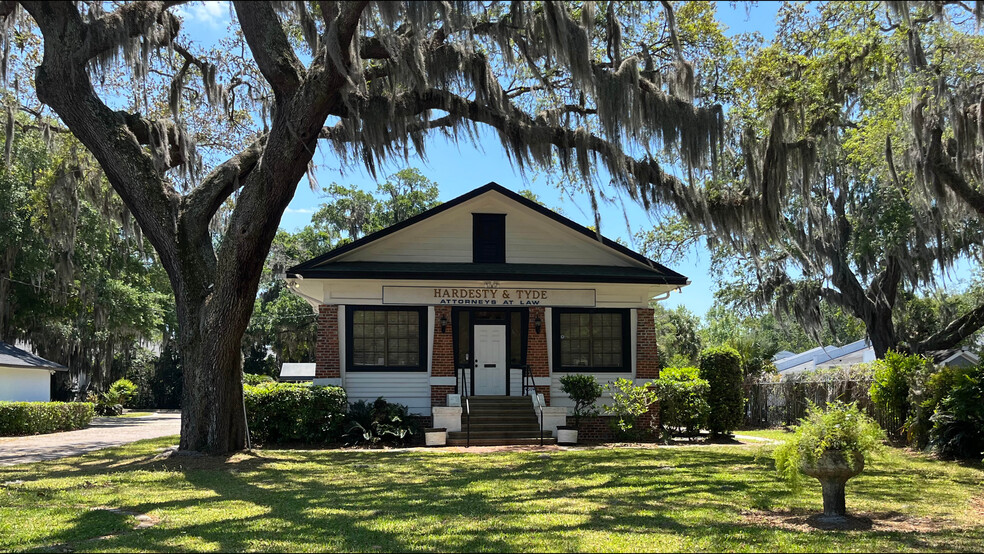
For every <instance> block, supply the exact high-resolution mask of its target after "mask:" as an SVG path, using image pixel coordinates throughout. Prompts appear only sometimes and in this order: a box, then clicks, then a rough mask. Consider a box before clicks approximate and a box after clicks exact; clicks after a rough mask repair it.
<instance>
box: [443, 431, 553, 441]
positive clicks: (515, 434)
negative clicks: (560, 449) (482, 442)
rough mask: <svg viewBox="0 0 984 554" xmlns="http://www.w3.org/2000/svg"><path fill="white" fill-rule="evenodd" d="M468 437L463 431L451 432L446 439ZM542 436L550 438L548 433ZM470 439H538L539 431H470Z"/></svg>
mask: <svg viewBox="0 0 984 554" xmlns="http://www.w3.org/2000/svg"><path fill="white" fill-rule="evenodd" d="M467 436H468V433H467V432H465V431H453V432H451V433H448V438H449V439H451V438H455V439H463V438H466V437H467ZM543 436H544V437H547V436H550V431H546V430H544V432H543ZM471 437H472V438H473V439H510V438H513V439H532V438H540V430H539V429H537V430H535V431H525V430H524V431H475V430H472V432H471Z"/></svg>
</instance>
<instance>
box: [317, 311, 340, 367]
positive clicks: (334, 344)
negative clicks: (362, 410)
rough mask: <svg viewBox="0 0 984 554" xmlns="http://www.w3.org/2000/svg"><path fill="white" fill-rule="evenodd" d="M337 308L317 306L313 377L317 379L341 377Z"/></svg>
mask: <svg viewBox="0 0 984 554" xmlns="http://www.w3.org/2000/svg"><path fill="white" fill-rule="evenodd" d="M338 353H339V348H338V306H335V305H326V304H322V305H321V306H318V342H317V348H316V350H315V354H314V363H315V366H314V367H315V369H314V376H315V377H316V378H318V379H325V378H334V379H338V378H340V377H341V376H342V370H341V367H342V366H341V361H340V360H339V357H338Z"/></svg>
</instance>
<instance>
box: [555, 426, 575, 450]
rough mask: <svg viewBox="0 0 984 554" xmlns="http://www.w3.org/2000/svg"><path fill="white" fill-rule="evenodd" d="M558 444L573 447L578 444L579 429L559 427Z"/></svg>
mask: <svg viewBox="0 0 984 554" xmlns="http://www.w3.org/2000/svg"><path fill="white" fill-rule="evenodd" d="M557 444H564V445H568V446H572V445H575V444H577V427H572V426H570V425H561V426H560V427H557Z"/></svg>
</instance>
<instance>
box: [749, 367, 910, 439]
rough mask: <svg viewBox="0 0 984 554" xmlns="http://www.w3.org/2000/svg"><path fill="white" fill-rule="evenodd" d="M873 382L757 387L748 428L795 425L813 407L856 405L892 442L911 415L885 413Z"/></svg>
mask: <svg viewBox="0 0 984 554" xmlns="http://www.w3.org/2000/svg"><path fill="white" fill-rule="evenodd" d="M870 388H871V380H870V379H831V380H797V379H787V380H783V381H779V382H760V383H753V384H752V385H750V386H748V387H747V389H746V391H745V392H746V399H747V401H746V403H745V424H746V425H747V426H748V427H758V428H761V427H781V426H786V425H794V424H795V423H796V422H797V421H799V419H800V418H802V417H804V416H805V415H806V410H807V408H809V406H810V404H811V403H812V404H815V405H817V406H821V407H822V406H825V405H826V404H827V403H829V402H833V401H836V400H840V401H842V402H855V403H857V405H858V407H859V408H861V409H862V410H863V411H865V412H866V413H867V414H868V415H870V416H871V417H872V418H874V419H875V421H877V422H878V424H879V425H881V427H882V429H884V430H885V432H886V433H888V435H889V436H890V437H892V438H895V439H898V438H901V437H902V435H903V425H904V423H905V420H906V416H907V415H908V414H906V413H904V412H898V413H896V412H892V411H886V410H882V409H880V408H878V407H876V406H875V404H874V403H873V402H872V401H871V396H870V395H869V394H868V390H869V389H870Z"/></svg>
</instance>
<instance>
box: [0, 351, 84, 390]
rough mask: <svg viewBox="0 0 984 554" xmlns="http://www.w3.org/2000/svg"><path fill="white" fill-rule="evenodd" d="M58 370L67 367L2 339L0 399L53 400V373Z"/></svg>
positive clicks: (66, 369) (64, 369)
mask: <svg viewBox="0 0 984 554" xmlns="http://www.w3.org/2000/svg"><path fill="white" fill-rule="evenodd" d="M56 371H68V368H67V367H65V366H63V365H61V364H58V363H55V362H52V361H50V360H46V359H44V358H41V357H40V356H35V355H34V354H31V353H30V352H28V351H27V350H23V349H20V348H17V347H16V346H13V345H10V344H7V343H5V342H0V401H8V402H49V401H51V376H52V375H53V374H54V373H55V372H56Z"/></svg>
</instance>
